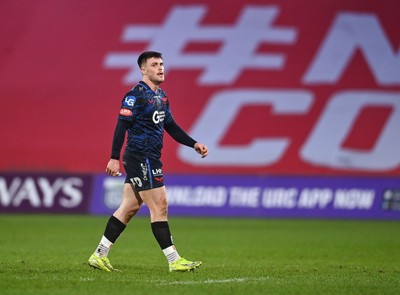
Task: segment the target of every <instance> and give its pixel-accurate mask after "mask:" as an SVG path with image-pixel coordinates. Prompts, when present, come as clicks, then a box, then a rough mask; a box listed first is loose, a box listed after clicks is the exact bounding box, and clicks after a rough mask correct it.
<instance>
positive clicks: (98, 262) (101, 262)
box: [88, 254, 116, 272]
mask: <svg viewBox="0 0 400 295" xmlns="http://www.w3.org/2000/svg"><path fill="white" fill-rule="evenodd" d="M88 264H89V266H90V267H93V268H97V269H100V270H105V271H108V272H110V271H116V269H115V268H114V267H112V265H111V263H110V260H108V258H107V257H98V256H96V255H95V254H92V256H90V258H89V260H88Z"/></svg>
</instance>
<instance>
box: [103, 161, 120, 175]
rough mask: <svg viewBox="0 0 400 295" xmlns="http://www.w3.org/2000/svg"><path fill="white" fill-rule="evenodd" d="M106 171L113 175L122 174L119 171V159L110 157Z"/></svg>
mask: <svg viewBox="0 0 400 295" xmlns="http://www.w3.org/2000/svg"><path fill="white" fill-rule="evenodd" d="M106 173H107V174H108V175H111V176H120V175H121V173H120V172H119V161H118V160H115V159H110V161H108V164H107V168H106Z"/></svg>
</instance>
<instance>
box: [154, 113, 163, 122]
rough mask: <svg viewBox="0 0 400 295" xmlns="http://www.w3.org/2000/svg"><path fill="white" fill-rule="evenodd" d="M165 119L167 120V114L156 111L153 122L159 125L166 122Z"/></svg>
mask: <svg viewBox="0 0 400 295" xmlns="http://www.w3.org/2000/svg"><path fill="white" fill-rule="evenodd" d="M164 118H165V112H164V111H155V112H154V113H153V122H154V123H155V124H158V123H160V122H162V121H164Z"/></svg>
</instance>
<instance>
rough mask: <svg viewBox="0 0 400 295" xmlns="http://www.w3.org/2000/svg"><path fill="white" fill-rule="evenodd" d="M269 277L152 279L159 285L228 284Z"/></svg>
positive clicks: (263, 279) (264, 279) (261, 279)
mask: <svg viewBox="0 0 400 295" xmlns="http://www.w3.org/2000/svg"><path fill="white" fill-rule="evenodd" d="M268 279H269V278H268V277H260V278H233V279H224V280H213V279H208V280H205V281H172V282H168V281H152V283H156V284H158V285H202V284H226V283H242V282H261V281H266V280H268Z"/></svg>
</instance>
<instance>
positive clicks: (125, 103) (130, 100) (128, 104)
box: [122, 95, 136, 108]
mask: <svg viewBox="0 0 400 295" xmlns="http://www.w3.org/2000/svg"><path fill="white" fill-rule="evenodd" d="M135 101H136V97H134V96H131V95H129V96H127V97H125V99H124V101H123V102H122V106H123V107H128V108H132V107H133V105H134V104H135Z"/></svg>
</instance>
